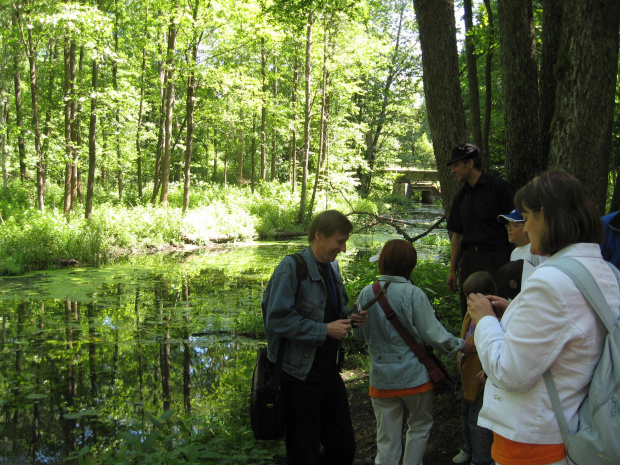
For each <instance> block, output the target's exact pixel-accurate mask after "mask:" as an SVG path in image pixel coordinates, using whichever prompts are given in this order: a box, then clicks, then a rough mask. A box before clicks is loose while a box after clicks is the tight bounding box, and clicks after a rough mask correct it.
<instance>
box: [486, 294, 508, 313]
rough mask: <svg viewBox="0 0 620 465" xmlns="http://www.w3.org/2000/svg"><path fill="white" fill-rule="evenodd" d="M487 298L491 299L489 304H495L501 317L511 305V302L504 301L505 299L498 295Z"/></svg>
mask: <svg viewBox="0 0 620 465" xmlns="http://www.w3.org/2000/svg"><path fill="white" fill-rule="evenodd" d="M486 298H487V299H489V302H491V303H492V304H493V307H495V309H496V310H498V312H499V316H501V315H503V314H504V312H505V311H506V308H508V305H510V302H508V300H506V299H504V298H503V297H499V296H496V295H487V296H486Z"/></svg>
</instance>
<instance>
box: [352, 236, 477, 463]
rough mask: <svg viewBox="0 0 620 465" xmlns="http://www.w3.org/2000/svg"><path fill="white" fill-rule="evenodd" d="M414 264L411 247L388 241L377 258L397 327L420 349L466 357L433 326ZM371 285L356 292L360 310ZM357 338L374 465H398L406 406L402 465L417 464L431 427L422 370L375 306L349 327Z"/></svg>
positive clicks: (462, 346) (429, 394) (429, 395)
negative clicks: (366, 372) (366, 370)
mask: <svg viewBox="0 0 620 465" xmlns="http://www.w3.org/2000/svg"><path fill="white" fill-rule="evenodd" d="M416 262H417V254H416V251H415V248H414V247H413V245H412V244H411V243H410V242H407V241H405V240H402V239H395V240H391V241H388V242H387V243H386V244H385V246H384V247H383V249H382V251H381V254H380V256H379V272H380V273H381V277H380V278H379V281H380V282H381V285H382V286H384V285H385V283H386V282H387V281H388V280H390V286H389V288H388V289H387V294H386V296H387V300H388V303H389V304H390V307H391V308H392V310H393V311H394V313H396V315H397V316H398V318H399V319H400V321H401V322H402V324H403V325H404V326H405V328H407V330H408V331H409V332H410V333H411V334H412V335H413V337H414V338H415V340H416V341H417V342H418V343H421V344H428V345H430V346H432V347H433V348H434V349H437V350H438V351H439V352H441V353H443V354H446V355H454V354H456V353H457V352H458V351H459V350H461V351H465V352H469V351H470V350H471V349H470V348H469V347H467V349H466V343H465V341H463V340H462V339H459V338H456V337H454V336H453V335H452V334H450V333H449V332H448V331H446V329H445V328H444V327H443V326H442V325H441V323H439V321H437V318H436V317H435V313H434V311H433V308H432V306H431V304H430V302H429V299H428V297H427V296H426V294H424V292H423V291H422V290H421V289H420V288H419V287H417V286H414V285H413V284H412V283H411V281H410V280H409V277H410V276H411V272H412V271H413V268H414V267H415V265H416ZM374 295H375V294H374V292H373V290H372V286H371V285H370V286H366V287H365V288H364V289H363V290H362V292H361V293H360V296H359V299H358V306H359V307H360V308H361V307H363V306H364V305H365V304H366V303H368V302H369V301H370V300H372V298H373V297H374ZM353 333H354V335H355V337H356V338H357V339H361V340H364V341H366V343H367V344H368V352H369V354H370V360H371V365H370V391H369V395H370V397H371V399H372V405H373V409H374V412H375V417H376V419H377V456H376V458H375V464H381V465H398V463H399V460H400V457H401V452H402V444H401V432H402V424H403V414H404V410H405V407H406V408H407V409H408V410H409V412H411V414H410V416H409V419H408V421H407V423H408V427H409V429H408V431H407V438H406V443H405V452H404V456H403V462H402V463H403V465H419V464H421V463H422V457H423V456H424V451H425V450H426V442H427V441H428V436H429V433H430V430H431V426H432V424H433V417H432V414H431V412H432V408H433V387H434V386H433V384H432V382H431V381H430V377H429V375H428V372H427V370H426V368H425V367H424V365H422V363H421V362H420V361H419V360H418V359H417V357H416V356H415V355H414V353H413V352H412V351H411V349H410V348H409V346H408V345H407V343H406V342H405V341H404V340H403V338H402V337H401V336H400V335H399V334H398V332H396V329H395V328H394V326H393V325H392V323H390V322H389V321H388V320H387V319H386V317H385V313H384V312H383V310H382V309H381V306H380V305H379V303H375V304H374V305H372V306H371V307H370V308H369V309H368V320H367V322H366V324H365V325H364V326H362V327H358V328H354V329H353Z"/></svg>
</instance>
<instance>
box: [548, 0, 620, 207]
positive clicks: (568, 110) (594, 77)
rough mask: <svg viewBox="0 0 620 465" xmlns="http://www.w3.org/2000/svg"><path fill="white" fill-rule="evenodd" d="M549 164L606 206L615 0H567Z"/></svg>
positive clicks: (617, 15) (618, 19)
mask: <svg viewBox="0 0 620 465" xmlns="http://www.w3.org/2000/svg"><path fill="white" fill-rule="evenodd" d="M564 11H565V12H566V13H567V14H565V15H564V16H563V19H562V22H563V24H562V35H561V39H560V40H561V44H560V50H561V53H560V57H559V59H558V63H557V65H556V68H555V69H556V78H557V97H556V108H555V116H554V123H553V127H552V128H551V143H550V148H549V168H556V169H563V170H565V171H567V172H569V173H571V174H573V175H574V176H576V177H577V178H579V179H580V180H581V181H582V182H583V183H584V186H585V188H586V191H587V193H588V194H589V195H590V197H591V198H592V200H593V201H594V203H595V205H596V207H597V209H598V211H599V213H600V214H602V213H603V212H604V210H605V199H606V194H607V178H608V170H609V157H610V146H611V143H610V141H609V138H610V137H611V130H610V125H611V124H612V121H613V110H614V103H615V101H614V94H615V87H616V76H617V73H618V40H619V38H618V27H619V23H620V2H618V1H617V0H566V1H565V2H564Z"/></svg>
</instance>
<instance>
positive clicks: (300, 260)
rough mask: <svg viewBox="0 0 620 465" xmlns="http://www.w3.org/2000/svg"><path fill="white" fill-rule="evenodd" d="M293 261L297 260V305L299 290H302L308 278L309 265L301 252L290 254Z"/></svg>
mask: <svg viewBox="0 0 620 465" xmlns="http://www.w3.org/2000/svg"><path fill="white" fill-rule="evenodd" d="M289 257H291V258H292V259H293V260H295V278H296V280H297V288H296V289H295V303H297V296H298V295H299V289H300V288H301V282H302V281H303V280H304V279H306V278H307V277H308V274H309V273H308V264H307V263H306V260H305V259H304V257H302V256H301V254H300V253H299V252H297V253H293V254H290V255H289Z"/></svg>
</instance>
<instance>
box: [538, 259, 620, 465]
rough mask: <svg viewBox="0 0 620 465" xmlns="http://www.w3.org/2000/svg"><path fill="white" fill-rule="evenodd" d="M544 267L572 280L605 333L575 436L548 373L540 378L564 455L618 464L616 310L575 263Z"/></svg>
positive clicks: (587, 462) (619, 319) (582, 464)
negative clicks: (556, 422) (594, 312)
mask: <svg viewBox="0 0 620 465" xmlns="http://www.w3.org/2000/svg"><path fill="white" fill-rule="evenodd" d="M547 266H554V267H556V268H558V269H559V270H560V271H562V272H563V273H565V274H566V275H568V276H569V277H570V278H571V279H572V280H573V282H574V283H575V285H576V286H577V287H578V288H579V290H580V291H581V293H582V294H583V296H584V297H585V298H586V300H587V301H588V302H589V303H590V305H591V306H592V307H593V308H594V310H596V313H597V315H598V316H599V318H600V319H601V320H602V321H603V323H604V324H605V327H606V328H607V331H608V334H607V336H606V338H605V345H604V346H603V353H602V354H601V358H600V359H599V361H598V364H597V365H596V368H595V370H594V375H593V376H592V381H591V383H590V388H589V390H588V395H587V397H586V398H585V400H584V401H583V403H582V404H581V406H580V407H579V429H578V430H577V432H576V433H570V432H569V431H568V425H567V424H566V418H565V417H564V411H563V410H562V405H561V404H560V400H559V398H558V391H557V390H556V388H555V383H554V382H553V377H552V376H551V371H550V370H548V371H547V372H546V373H545V374H544V375H543V378H544V380H545V385H546V386H547V391H548V392H549V397H550V398H551V404H552V405H553V410H554V411H555V415H556V417H557V419H558V423H559V425H560V431H561V432H562V439H563V441H564V445H565V447H566V452H567V454H568V456H569V458H570V459H571V460H572V461H573V462H575V464H576V465H618V464H620V439H619V434H620V407H619V406H618V401H620V392H619V391H620V315H619V309H617V308H612V309H610V307H609V305H608V304H607V301H606V300H605V298H604V297H603V294H602V292H601V290H600V288H599V286H598V284H596V281H595V280H594V278H593V277H592V275H591V274H590V272H589V271H588V270H587V268H586V267H585V266H584V265H582V264H581V263H580V262H579V261H577V260H574V259H572V258H568V257H565V258H561V259H558V260H557V261H554V263H553V265H551V264H549V265H547ZM609 266H610V268H611V269H612V270H613V272H614V274H615V275H616V278H617V279H618V282H619V283H620V272H619V271H618V270H617V269H616V267H615V266H613V265H612V264H609Z"/></svg>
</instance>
